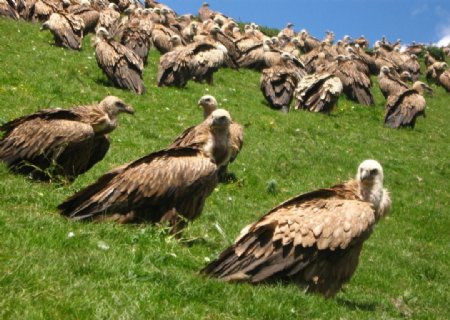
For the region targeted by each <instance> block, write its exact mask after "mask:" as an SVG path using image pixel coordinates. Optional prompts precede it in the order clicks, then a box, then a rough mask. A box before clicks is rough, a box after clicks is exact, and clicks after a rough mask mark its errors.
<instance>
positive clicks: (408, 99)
mask: <svg viewBox="0 0 450 320" xmlns="http://www.w3.org/2000/svg"><path fill="white" fill-rule="evenodd" d="M425 107H426V101H425V98H424V97H423V96H422V95H420V94H419V93H417V91H416V90H414V89H409V90H405V91H404V92H402V93H401V94H399V95H394V96H390V97H389V98H388V100H387V104H386V114H385V117H384V124H385V125H387V126H388V127H390V128H394V129H395V128H399V127H414V126H415V123H416V118H417V117H418V116H420V115H425Z"/></svg>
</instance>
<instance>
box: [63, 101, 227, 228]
mask: <svg viewBox="0 0 450 320" xmlns="http://www.w3.org/2000/svg"><path fill="white" fill-rule="evenodd" d="M230 122H231V117H230V114H229V113H228V112H227V111H226V110H223V109H218V110H216V111H214V112H213V113H212V114H211V116H210V117H208V119H206V120H205V121H204V122H203V126H204V128H205V130H204V131H203V134H205V135H206V136H207V138H206V139H200V141H201V142H200V143H192V144H190V145H189V146H186V147H179V148H168V149H164V150H160V151H157V152H153V153H151V154H149V155H147V156H145V157H142V158H140V159H138V160H136V161H133V162H131V163H128V164H125V165H122V166H120V167H118V168H115V169H113V170H111V171H109V172H108V173H106V174H105V175H103V176H102V177H100V178H99V179H98V180H97V181H96V182H95V183H93V184H91V185H90V186H88V187H86V188H84V189H82V190H81V191H79V192H78V193H76V194H75V195H73V196H72V197H70V198H69V199H67V200H66V201H64V202H63V203H62V204H60V205H59V206H58V208H59V210H60V211H61V214H63V215H65V216H67V217H68V218H72V219H74V220H115V221H118V222H120V223H128V222H142V221H148V222H153V223H157V222H168V223H169V224H170V226H171V227H172V228H171V233H173V234H177V233H178V232H180V231H181V230H182V228H183V227H184V226H185V223H186V220H194V219H195V218H197V217H198V216H199V215H200V213H201V212H202V209H203V206H204V203H205V200H206V198H207V197H208V196H209V194H210V193H211V192H212V191H213V190H214V188H215V186H216V185H217V170H218V168H219V167H220V166H221V165H222V163H224V162H227V161H228V159H229V156H230V155H229V126H230ZM203 141H206V143H203Z"/></svg>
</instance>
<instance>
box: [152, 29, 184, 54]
mask: <svg viewBox="0 0 450 320" xmlns="http://www.w3.org/2000/svg"><path fill="white" fill-rule="evenodd" d="M174 36H178V35H177V33H175V32H174V31H172V30H171V29H169V28H167V27H165V26H163V25H162V24H155V27H154V28H153V30H152V34H151V38H152V42H153V45H154V46H155V48H156V50H158V51H159V52H160V53H161V54H164V53H166V52H169V51H172V50H173V44H172V42H171V41H170V40H171V39H172V38H173V37H174Z"/></svg>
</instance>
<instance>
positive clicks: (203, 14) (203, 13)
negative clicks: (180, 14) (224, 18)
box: [198, 2, 214, 22]
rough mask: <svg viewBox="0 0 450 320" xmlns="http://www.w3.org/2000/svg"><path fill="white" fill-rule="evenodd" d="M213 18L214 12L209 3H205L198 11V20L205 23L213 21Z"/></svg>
mask: <svg viewBox="0 0 450 320" xmlns="http://www.w3.org/2000/svg"><path fill="white" fill-rule="evenodd" d="M213 17H214V11H213V10H211V9H210V8H209V4H208V3H207V2H203V4H202V6H201V7H200V9H199V10H198V18H199V19H200V21H202V22H203V21H206V20H208V19H212V18H213Z"/></svg>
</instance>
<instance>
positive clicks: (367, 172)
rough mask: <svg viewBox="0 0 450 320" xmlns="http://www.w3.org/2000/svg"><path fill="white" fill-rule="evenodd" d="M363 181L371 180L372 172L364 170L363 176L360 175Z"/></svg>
mask: <svg viewBox="0 0 450 320" xmlns="http://www.w3.org/2000/svg"><path fill="white" fill-rule="evenodd" d="M359 177H360V179H361V181H367V180H369V178H370V171H369V170H362V171H361V174H360V175H359Z"/></svg>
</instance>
